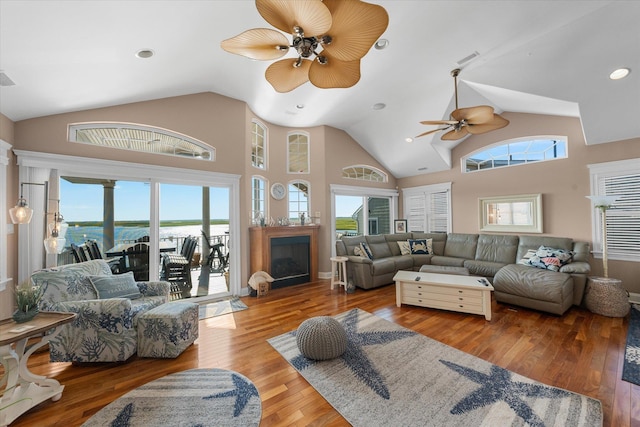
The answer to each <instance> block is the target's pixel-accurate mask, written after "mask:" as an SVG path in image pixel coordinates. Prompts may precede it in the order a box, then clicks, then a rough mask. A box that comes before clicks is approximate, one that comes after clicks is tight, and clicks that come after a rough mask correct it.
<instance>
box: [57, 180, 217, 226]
mask: <svg viewBox="0 0 640 427" xmlns="http://www.w3.org/2000/svg"><path fill="white" fill-rule="evenodd" d="M149 191H150V187H149V184H148V183H145V182H135V181H117V183H116V188H115V190H114V209H115V212H114V217H115V220H116V221H148V220H149V217H150V207H149V198H150V196H149V194H150V192H149ZM60 196H61V197H60V212H61V213H62V214H63V215H64V218H65V220H66V221H67V222H69V221H102V218H103V212H102V210H103V189H102V186H101V185H91V184H72V183H70V182H68V181H66V180H64V179H61V180H60ZM210 202H211V203H210V208H209V209H210V216H211V219H229V190H228V189H226V188H216V187H210ZM200 218H202V187H197V186H189V185H173V184H162V185H161V186H160V220H187V219H200Z"/></svg>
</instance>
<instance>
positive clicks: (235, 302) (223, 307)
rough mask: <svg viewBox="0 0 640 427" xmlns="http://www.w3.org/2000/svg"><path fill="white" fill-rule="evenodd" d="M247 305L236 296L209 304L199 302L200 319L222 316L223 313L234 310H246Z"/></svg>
mask: <svg viewBox="0 0 640 427" xmlns="http://www.w3.org/2000/svg"><path fill="white" fill-rule="evenodd" d="M247 308H249V307H247V305H246V304H245V303H243V302H242V301H240V298H238V297H232V298H229V299H225V300H222V301H216V302H212V303H209V304H200V308H199V310H200V320H202V319H207V318H209V317H215V316H222V315H223V314H229V313H233V312H235V311H242V310H246V309H247Z"/></svg>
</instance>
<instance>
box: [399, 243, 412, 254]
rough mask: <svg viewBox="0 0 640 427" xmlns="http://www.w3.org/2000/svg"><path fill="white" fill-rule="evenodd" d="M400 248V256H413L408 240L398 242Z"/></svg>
mask: <svg viewBox="0 0 640 427" xmlns="http://www.w3.org/2000/svg"><path fill="white" fill-rule="evenodd" d="M398 247H399V248H400V255H410V254H411V247H409V241H408V240H405V241H399V242H398Z"/></svg>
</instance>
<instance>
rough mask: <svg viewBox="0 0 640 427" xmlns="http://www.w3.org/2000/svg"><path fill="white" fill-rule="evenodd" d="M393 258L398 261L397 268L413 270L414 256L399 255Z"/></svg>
mask: <svg viewBox="0 0 640 427" xmlns="http://www.w3.org/2000/svg"><path fill="white" fill-rule="evenodd" d="M391 259H393V261H394V262H395V263H396V270H413V257H412V256H411V255H398V256H394V257H392V258H391Z"/></svg>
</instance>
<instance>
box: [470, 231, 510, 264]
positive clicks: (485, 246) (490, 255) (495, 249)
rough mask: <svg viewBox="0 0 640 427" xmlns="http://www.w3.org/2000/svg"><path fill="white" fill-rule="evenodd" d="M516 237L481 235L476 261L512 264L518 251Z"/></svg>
mask: <svg viewBox="0 0 640 427" xmlns="http://www.w3.org/2000/svg"><path fill="white" fill-rule="evenodd" d="M518 241H519V239H518V236H509V235H500V234H481V235H480V236H479V237H478V247H477V249H476V255H475V259H476V260H478V261H489V262H497V263H502V264H513V262H514V260H515V259H516V252H517V251H518Z"/></svg>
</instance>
